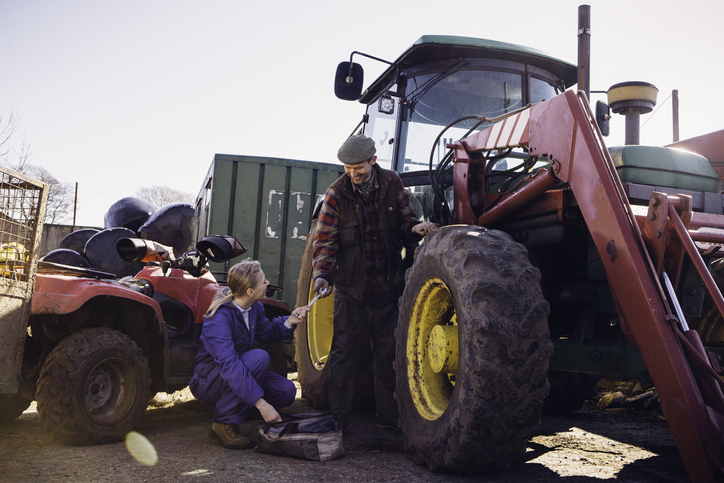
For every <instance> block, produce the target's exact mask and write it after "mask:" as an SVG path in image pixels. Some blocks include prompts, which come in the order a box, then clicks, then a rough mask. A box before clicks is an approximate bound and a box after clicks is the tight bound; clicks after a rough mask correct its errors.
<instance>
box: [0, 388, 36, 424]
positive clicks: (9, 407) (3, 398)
mask: <svg viewBox="0 0 724 483" xmlns="http://www.w3.org/2000/svg"><path fill="white" fill-rule="evenodd" d="M32 402H33V401H32V400H31V399H25V398H24V397H22V396H21V395H20V394H19V393H16V394H0V424H6V423H9V422H10V421H14V420H15V419H16V418H17V417H18V416H20V415H21V414H23V412H24V411H25V410H26V409H28V408H29V407H30V404H31V403H32Z"/></svg>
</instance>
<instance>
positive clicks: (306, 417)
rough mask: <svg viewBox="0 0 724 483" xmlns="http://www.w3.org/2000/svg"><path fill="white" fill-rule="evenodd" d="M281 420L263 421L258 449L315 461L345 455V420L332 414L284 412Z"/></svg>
mask: <svg viewBox="0 0 724 483" xmlns="http://www.w3.org/2000/svg"><path fill="white" fill-rule="evenodd" d="M280 416H281V417H282V419H283V421H282V422H280V423H272V424H263V425H259V432H258V433H257V435H256V444H257V447H256V451H257V452H259V453H269V454H276V455H280V456H291V457H292V458H301V459H305V460H313V461H328V460H333V459H335V458H339V457H341V456H344V444H343V443H342V422H341V421H339V420H336V419H335V418H334V416H333V415H332V414H296V415H291V414H280Z"/></svg>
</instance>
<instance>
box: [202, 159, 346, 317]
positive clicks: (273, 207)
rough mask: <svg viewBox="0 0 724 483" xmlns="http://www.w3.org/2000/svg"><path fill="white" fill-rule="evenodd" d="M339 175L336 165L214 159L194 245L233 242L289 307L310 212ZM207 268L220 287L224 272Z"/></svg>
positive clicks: (222, 267)
mask: <svg viewBox="0 0 724 483" xmlns="http://www.w3.org/2000/svg"><path fill="white" fill-rule="evenodd" d="M343 173H344V167H343V166H342V165H341V164H331V163H318V162H310V161H299V160H293V159H281V158H267V157H259V156H235V155H227V154H216V155H215V156H214V159H213V161H212V162H211V166H210V167H209V170H208V173H207V175H206V177H205V178H204V182H203V185H202V187H201V190H200V191H199V194H198V196H197V198H196V215H195V220H194V242H196V241H198V240H200V239H202V238H203V237H204V236H207V235H230V236H234V237H236V239H238V240H239V241H240V242H241V243H242V244H243V245H244V246H245V247H246V248H247V249H248V250H249V251H248V252H247V253H248V254H249V256H250V257H251V258H253V259H255V260H259V261H260V262H261V264H262V267H263V268H264V273H265V274H266V276H267V279H268V280H269V283H270V284H272V285H275V286H277V287H281V289H282V292H281V293H279V292H277V293H276V294H275V295H274V296H275V297H277V298H279V299H281V300H284V301H286V302H287V303H289V304H290V305H293V304H294V301H295V300H296V298H297V277H298V276H299V269H300V266H301V258H302V252H303V251H304V244H305V240H306V238H307V235H308V234H309V227H310V225H311V222H312V214H313V210H314V208H315V206H316V204H317V202H318V201H319V200H320V199H321V198H322V197H323V196H324V192H325V191H326V190H327V187H328V186H329V185H330V184H332V182H333V181H334V180H336V179H337V178H338V177H339V176H340V175H342V174H343ZM227 263H228V262H227ZM210 266H211V270H212V272H214V273H215V274H216V276H217V278H218V279H219V280H220V281H223V280H224V277H225V274H224V273H225V272H226V271H227V270H228V268H229V267H228V266H226V265H225V264H222V263H210Z"/></svg>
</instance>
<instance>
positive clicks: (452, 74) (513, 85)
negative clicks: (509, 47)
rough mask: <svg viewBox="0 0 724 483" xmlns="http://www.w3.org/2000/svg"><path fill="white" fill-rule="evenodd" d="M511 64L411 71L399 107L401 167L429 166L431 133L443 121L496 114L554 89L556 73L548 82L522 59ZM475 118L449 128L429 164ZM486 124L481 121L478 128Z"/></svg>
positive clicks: (441, 126) (436, 132)
mask: <svg viewBox="0 0 724 483" xmlns="http://www.w3.org/2000/svg"><path fill="white" fill-rule="evenodd" d="M506 64H513V63H506ZM514 67H517V69H516V68H513V69H505V70H503V69H500V70H482V69H481V70H454V71H448V72H447V73H442V74H441V73H440V72H432V73H422V74H420V75H417V76H413V77H409V78H408V79H407V83H406V86H405V99H406V102H405V105H404V106H403V109H402V112H401V113H400V117H401V122H402V129H401V134H402V136H401V139H400V141H401V142H400V145H399V149H400V152H399V159H401V160H404V161H403V162H401V163H400V164H401V166H399V165H398V167H399V168H400V170H402V171H419V170H427V169H428V167H429V164H430V155H431V151H432V149H433V143H434V142H435V139H436V138H437V137H438V135H440V133H441V131H442V130H443V129H444V128H445V127H446V126H448V125H450V124H451V123H453V122H455V121H457V120H458V119H460V118H463V117H466V116H485V117H490V118H493V117H498V116H501V115H503V114H505V113H508V112H511V111H514V110H516V109H519V108H521V107H523V106H525V105H526V104H528V103H529V102H530V103H536V102H540V101H542V100H544V99H549V98H551V97H553V96H555V95H556V94H557V93H558V91H557V89H556V88H555V87H554V83H555V80H554V79H551V80H550V82H548V81H546V80H543V79H542V78H537V77H534V76H533V75H530V73H529V72H528V73H527V72H526V69H525V66H523V65H521V64H515V65H514ZM466 68H467V69H470V66H466ZM528 93H529V94H528ZM529 99H530V100H529ZM476 123H477V120H475V119H469V120H466V121H462V122H458V123H456V124H455V125H454V126H453V127H452V128H451V129H448V130H447V132H446V133H445V134H444V137H443V138H442V139H440V141H439V142H438V143H437V145H436V146H435V148H434V154H433V167H434V166H436V165H437V163H438V162H439V161H440V160H441V159H442V157H443V156H444V155H445V152H446V149H445V144H447V143H450V142H453V141H455V140H457V139H460V138H462V137H463V136H465V135H466V134H467V133H468V131H469V130H470V129H471V128H472V127H473V126H474V125H475V124H476ZM484 127H485V125H481V126H479V127H478V129H483V128H484Z"/></svg>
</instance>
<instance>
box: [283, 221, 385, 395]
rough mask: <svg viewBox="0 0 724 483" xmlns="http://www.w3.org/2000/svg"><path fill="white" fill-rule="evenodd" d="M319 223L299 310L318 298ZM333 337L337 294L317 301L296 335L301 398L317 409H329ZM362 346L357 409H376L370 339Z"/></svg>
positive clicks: (307, 256)
mask: <svg viewBox="0 0 724 483" xmlns="http://www.w3.org/2000/svg"><path fill="white" fill-rule="evenodd" d="M316 229H317V220H316V219H315V220H314V221H313V222H312V226H311V228H310V229H309V235H308V236H307V241H306V246H305V248H304V254H303V255H302V266H301V270H300V272H299V279H298V280H297V303H296V307H299V306H302V305H307V304H308V303H309V302H310V301H311V300H312V299H313V298H314V296H315V293H314V291H313V288H314V281H313V280H312V262H313V256H312V255H313V248H314V247H313V243H314V232H315V231H316ZM333 336H334V294H333V295H329V296H327V297H324V298H320V299H318V300H317V301H316V302H315V303H314V305H312V307H311V310H310V311H309V313H307V321H306V323H304V324H300V325H299V326H298V327H297V330H296V331H295V334H294V341H295V359H296V362H297V371H298V378H299V384H300V386H301V387H302V397H304V398H306V399H308V400H309V402H310V403H311V404H312V406H313V407H314V408H316V409H328V408H329V396H328V388H329V366H328V365H327V359H328V358H329V351H330V349H331V348H332V337H333ZM360 339H361V343H362V346H361V347H360V355H359V360H358V364H357V368H358V369H357V375H356V377H355V389H354V391H355V396H354V399H353V401H354V403H353V406H354V408H355V409H365V408H370V407H373V406H374V389H373V384H374V383H373V379H372V352H371V349H370V344H369V342H367V341H368V340H369V339H368V335H367V333H366V332H365V333H363V334H362V337H360Z"/></svg>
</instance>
